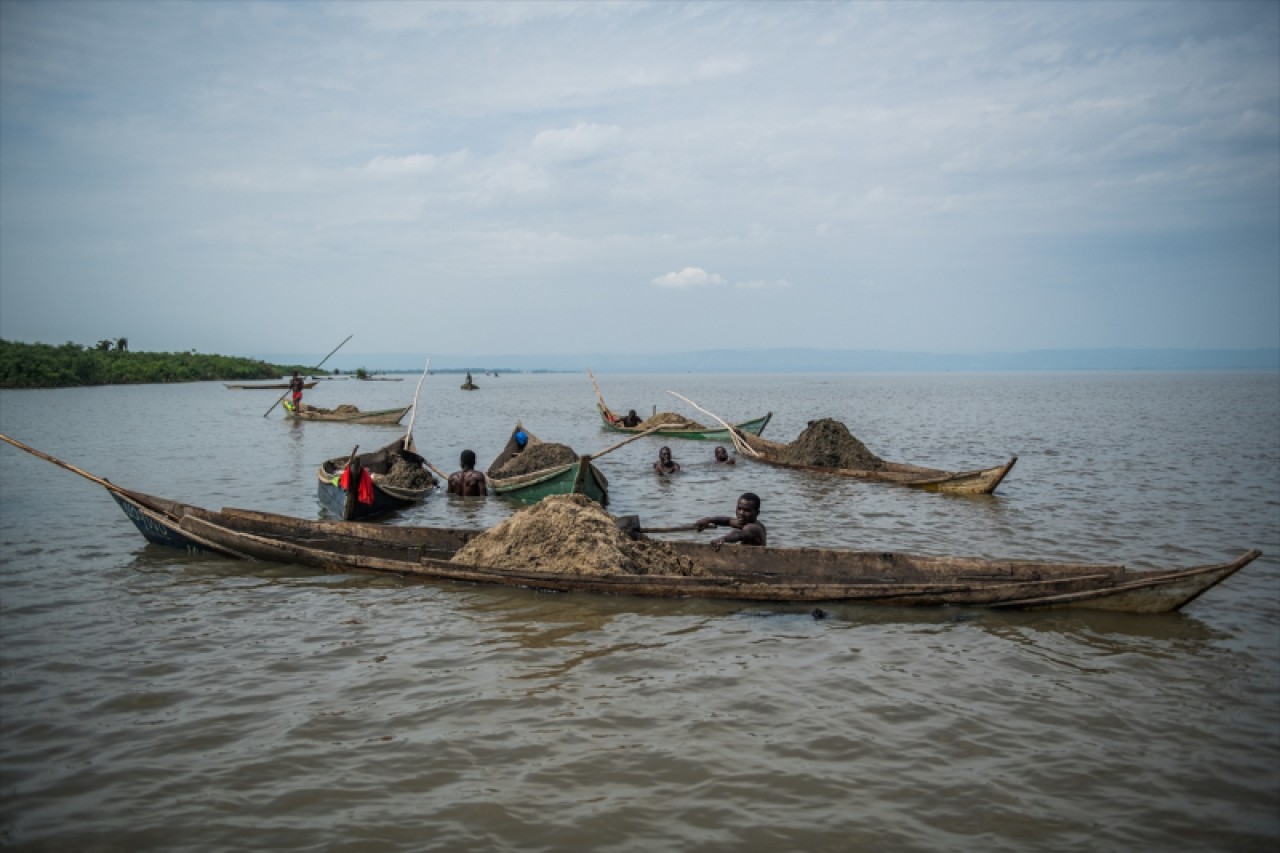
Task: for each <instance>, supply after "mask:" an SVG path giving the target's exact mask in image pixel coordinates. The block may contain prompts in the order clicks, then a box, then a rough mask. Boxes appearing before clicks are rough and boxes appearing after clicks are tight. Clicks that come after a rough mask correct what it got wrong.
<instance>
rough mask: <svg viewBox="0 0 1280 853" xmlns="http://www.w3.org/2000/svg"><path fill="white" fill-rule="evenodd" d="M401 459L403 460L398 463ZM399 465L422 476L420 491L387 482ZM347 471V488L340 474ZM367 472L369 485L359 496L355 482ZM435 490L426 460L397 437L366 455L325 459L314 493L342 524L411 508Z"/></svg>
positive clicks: (320, 468) (317, 476) (433, 478)
mask: <svg viewBox="0 0 1280 853" xmlns="http://www.w3.org/2000/svg"><path fill="white" fill-rule="evenodd" d="M401 460H403V461H401ZM397 462H399V463H400V465H401V467H403V466H404V465H406V464H407V465H408V466H410V467H412V468H415V469H417V470H420V471H421V472H422V473H423V475H424V476H423V477H422V478H421V479H422V480H423V482H425V483H429V485H424V486H423V487H421V488H412V487H405V486H400V485H396V484H395V483H392V482H391V481H390V480H389V479H388V474H390V473H391V472H392V470H393V467H394V466H396V465H397ZM344 469H345V470H347V471H348V477H347V485H346V486H345V487H344V486H343V485H342V474H343V471H344ZM366 471H367V472H368V474H369V482H368V484H367V485H366V487H365V494H364V496H363V497H362V496H361V490H360V487H359V481H360V480H361V479H362V478H363V473H362V472H366ZM434 488H435V477H433V476H432V475H431V471H430V469H428V468H427V464H426V460H425V459H423V458H422V457H421V456H419V455H418V453H417V448H415V447H414V446H413V440H412V439H410V441H409V446H408V447H405V445H404V439H403V438H398V439H396V440H395V441H393V442H392V443H391V444H388V445H387V446H386V447H383V448H379V449H378V450H373V451H370V452H368V453H356V454H348V455H346V456H338V457H335V458H333V459H328V460H326V461H325V462H322V463H321V464H320V467H319V468H318V469H317V470H316V491H317V493H318V494H319V496H320V502H321V503H322V504H324V506H325V508H326V509H328V510H329V511H330V512H331V513H333V514H334V515H335V516H337V517H338V518H341V519H342V520H343V521H356V520H358V519H371V518H379V517H381V516H384V515H388V514H390V513H392V512H395V511H396V510H398V509H404V508H405V507H409V506H413V505H414V504H416V503H419V502H421V501H422V499H423V498H425V497H426V496H427V495H429V494H430V493H431V491H432V489H434Z"/></svg>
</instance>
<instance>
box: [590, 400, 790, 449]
mask: <svg viewBox="0 0 1280 853" xmlns="http://www.w3.org/2000/svg"><path fill="white" fill-rule="evenodd" d="M596 408H597V409H599V410H600V424H601V426H603V427H604V428H605V429H607V430H611V431H613V432H627V433H640V432H653V433H654V434H655V435H657V436H658V437H659V438H685V439H690V440H692V441H729V440H730V438H729V430H727V429H725V428H724V427H707V426H696V425H691V423H690V422H688V421H686V422H684V423H670V424H663V425H661V426H658V427H653V428H649V429H646V428H645V427H643V426H633V427H629V426H623V424H622V417H621V416H619V415H616V414H614V413H613V412H612V411H610V410H609V408H608V407H607V406H605V405H604V404H602V403H597V404H596ZM772 418H773V412H766V413H765V414H764V415H763V416H761V417H758V418H752V419H751V420H749V421H742V422H741V423H737V424H734V425H733V428H734V429H736V430H738V431H739V432H743V433H746V434H748V435H759V434H760V433H762V432H764V428H765V427H766V426H767V425H768V424H769V421H770V419H772Z"/></svg>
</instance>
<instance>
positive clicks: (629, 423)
mask: <svg viewBox="0 0 1280 853" xmlns="http://www.w3.org/2000/svg"><path fill="white" fill-rule="evenodd" d="M618 424H619V425H621V426H624V427H638V426H640V416H639V415H637V414H636V410H635V409H632V410H631V411H629V412H627V414H626V417H622V418H618Z"/></svg>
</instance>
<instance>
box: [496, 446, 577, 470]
mask: <svg viewBox="0 0 1280 853" xmlns="http://www.w3.org/2000/svg"><path fill="white" fill-rule="evenodd" d="M577 459H578V454H576V453H574V452H573V448H572V447H569V446H568V445H566V444H556V443H555V442H554V441H543V442H539V443H538V444H530V445H529V446H528V447H526V448H525V449H524V450H522V451H520V452H519V453H517V454H516V455H515V456H512V457H511V458H510V459H508V460H507V461H506V462H505V463H503V465H502V467H501V468H499V469H498V470H497V471H491V472H490V476H491V477H497V478H498V479H499V480H505V479H507V478H508V477H518V476H520V475H521V474H532V473H533V472H534V471H543V470H545V469H547V468H559V467H560V466H561V465H568V464H569V463H570V462H576V461H577Z"/></svg>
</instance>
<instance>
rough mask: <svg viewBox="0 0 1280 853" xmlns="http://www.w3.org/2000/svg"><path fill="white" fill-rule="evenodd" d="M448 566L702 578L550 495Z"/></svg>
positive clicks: (575, 501) (580, 501)
mask: <svg viewBox="0 0 1280 853" xmlns="http://www.w3.org/2000/svg"><path fill="white" fill-rule="evenodd" d="M452 562H455V563H462V564H465V565H470V566H489V567H492V568H501V569H533V570H536V571H540V572H559V573H561V574H569V575H623V574H626V575H685V576H689V575H706V574H708V572H707V571H706V570H705V569H702V568H701V567H699V566H697V565H695V564H694V563H693V561H692V560H690V559H689V558H688V557H683V556H681V555H679V554H677V553H676V552H675V551H674V550H672V548H671V546H670V545H668V544H667V543H665V542H655V541H639V542H637V541H633V540H632V539H631V538H630V537H628V536H627V534H625V533H623V532H622V531H621V530H620V529H618V526H617V524H616V522H615V520H614V518H613V516H612V515H610V514H609V513H608V512H606V511H605V510H604V509H603V508H602V507H601V506H600V505H599V504H597V503H596V502H595V501H593V500H591V499H590V498H587V497H585V496H583V495H552V496H551V497H548V498H544V499H543V500H541V501H539V502H538V503H536V504H534V505H533V506H531V507H526V508H525V509H522V510H520V511H519V512H517V513H516V514H515V515H513V516H511V517H510V518H508V519H507V520H506V521H504V522H502V523H501V524H498V525H495V526H494V527H491V528H490V529H488V530H486V531H485V532H484V533H482V534H480V535H479V536H477V537H476V538H474V539H472V540H471V541H470V542H468V543H467V545H466V547H464V548H462V549H461V550H460V551H458V553H457V554H455V555H454V556H453V560H452Z"/></svg>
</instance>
